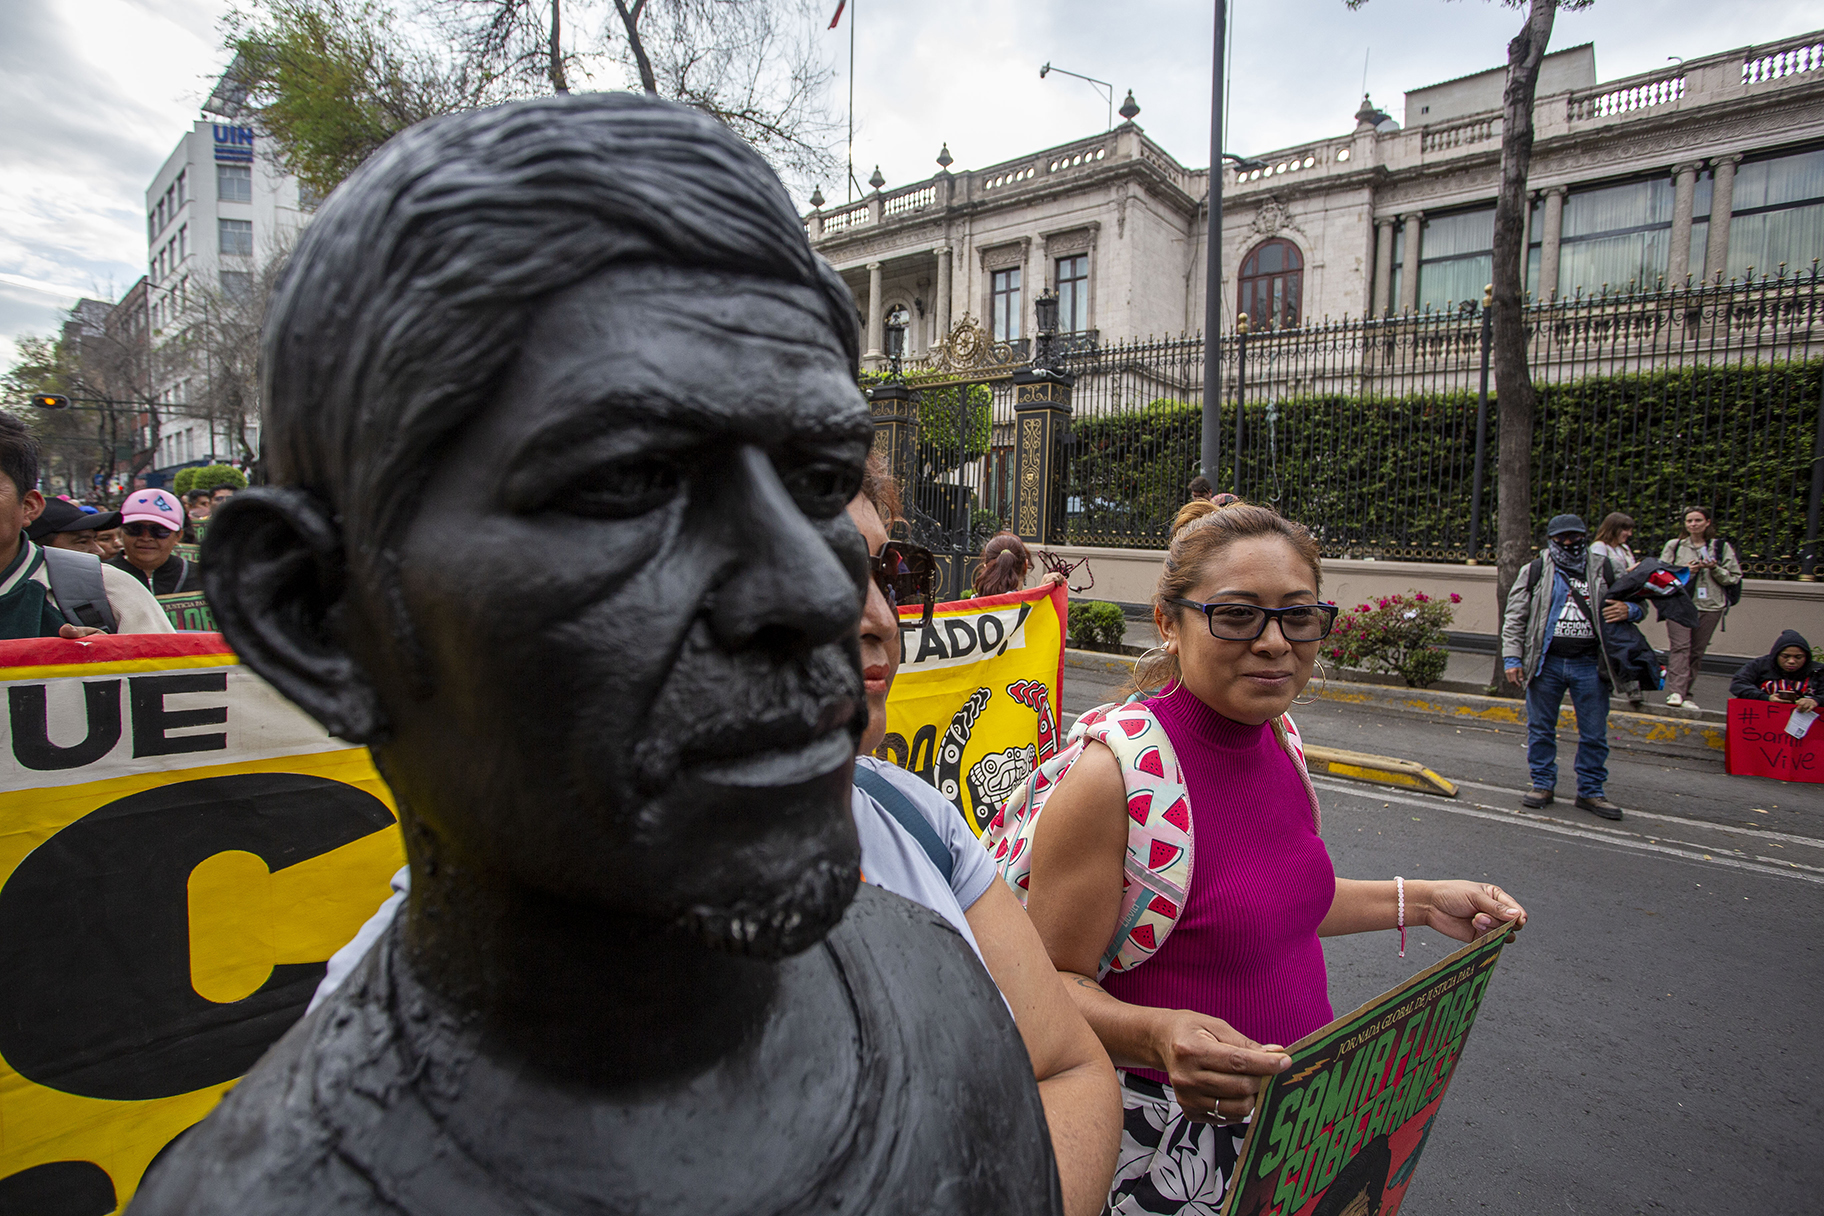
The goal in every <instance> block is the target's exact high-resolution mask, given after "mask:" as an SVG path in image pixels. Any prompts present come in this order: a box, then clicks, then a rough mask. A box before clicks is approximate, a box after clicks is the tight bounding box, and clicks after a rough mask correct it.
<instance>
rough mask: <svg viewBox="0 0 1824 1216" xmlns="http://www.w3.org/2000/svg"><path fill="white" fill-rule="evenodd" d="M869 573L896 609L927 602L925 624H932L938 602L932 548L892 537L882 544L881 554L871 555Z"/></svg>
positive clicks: (935, 567)
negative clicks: (932, 615)
mask: <svg viewBox="0 0 1824 1216" xmlns="http://www.w3.org/2000/svg"><path fill="white" fill-rule="evenodd" d="M868 573H869V575H870V576H872V577H873V579H874V585H875V586H876V587H879V588H880V593H881V594H882V595H884V596H886V597H887V603H889V604H891V605H892V606H893V610H894V612H898V611H899V609H900V607H901V606H902V605H906V604H914V603H918V602H920V601H923V603H924V606H925V619H924V623H925V624H926V625H929V624H930V623H931V610H932V609H933V608H934V607H936V605H937V559H936V558H935V557H933V556H931V550H929V549H927V548H925V547H924V546H923V545H914V544H911V543H909V542H907V541H903V540H890V541H888V542H887V543H886V544H885V545H884V546H882V548H881V550H880V555H879V556H878V557H873V556H870V557H869V558H868Z"/></svg>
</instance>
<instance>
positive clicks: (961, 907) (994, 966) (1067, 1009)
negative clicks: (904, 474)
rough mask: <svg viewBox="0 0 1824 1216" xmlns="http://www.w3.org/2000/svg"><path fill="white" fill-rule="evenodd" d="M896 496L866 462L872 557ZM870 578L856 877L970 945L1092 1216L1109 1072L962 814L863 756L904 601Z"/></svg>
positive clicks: (1114, 1127)
mask: <svg viewBox="0 0 1824 1216" xmlns="http://www.w3.org/2000/svg"><path fill="white" fill-rule="evenodd" d="M896 497H897V495H896V491H895V487H894V486H893V482H892V477H891V474H890V473H889V472H888V471H887V467H886V461H885V460H884V459H883V458H882V457H881V455H880V454H879V453H878V452H875V453H873V454H871V455H870V456H869V457H868V467H867V472H866V473H865V474H864V477H863V481H862V492H861V493H860V494H858V495H857V496H856V497H855V499H854V501H853V502H851V503H850V504H849V518H850V519H852V520H854V521H855V526H856V528H857V529H858V530H860V532H861V535H862V539H863V540H865V541H866V542H867V546H868V552H869V553H871V554H876V555H884V554H888V553H889V552H890V547H889V544H888V541H887V527H886V523H885V522H884V521H885V520H887V519H889V518H891V517H893V516H894V515H896V514H897V513H898V512H897V510H896V507H897V503H896V501H895V499H896ZM1008 535H1011V534H1008ZM1012 539H1013V541H1014V543H1015V544H1018V543H1019V538H1018V537H1012ZM1020 552H1021V553H1022V554H1023V553H1024V548H1023V547H1022V548H1021V550H1020ZM874 570H875V577H874V582H873V585H872V586H870V587H869V588H868V593H867V601H866V603H865V604H864V606H863V609H862V617H861V627H860V640H861V663H862V677H863V679H864V680H865V681H866V683H867V695H868V725H867V729H866V731H865V732H863V734H862V737H861V746H860V748H859V749H858V751H857V752H856V756H855V790H854V812H855V827H856V830H857V831H858V832H860V834H861V869H862V879H863V881H865V882H872V883H877V884H879V885H881V886H883V887H885V888H886V889H887V890H889V891H893V892H894V893H896V894H899V895H903V896H905V897H906V898H908V899H912V900H916V901H918V902H919V903H921V904H924V905H925V906H926V907H928V908H930V909H931V910H932V911H934V912H937V913H939V914H940V915H942V916H943V917H944V919H946V920H948V921H949V922H950V923H951V924H952V925H954V926H955V927H956V930H957V932H959V933H961V934H962V935H963V938H964V940H966V941H967V942H968V943H969V944H970V945H971V946H973V947H974V948H975V952H976V954H977V955H978V956H979V957H980V958H981V960H982V964H983V965H984V966H985V967H987V968H988V974H989V975H990V976H991V977H992V978H993V979H994V983H995V986H996V987H997V988H999V989H1000V990H1001V995H1002V996H1003V997H1004V998H1006V1001H1007V1007H1008V1009H1009V1010H1011V1011H1012V1013H1013V1018H1014V1022H1015V1024H1016V1025H1017V1026H1018V1027H1019V1030H1020V1037H1021V1039H1022V1040H1024V1042H1025V1044H1026V1051H1027V1054H1028V1055H1030V1056H1031V1057H1032V1072H1033V1076H1034V1078H1036V1079H1037V1081H1038V1083H1039V1097H1040V1100H1041V1101H1042V1102H1043V1103H1044V1104H1045V1122H1046V1125H1047V1127H1048V1129H1049V1130H1050V1133H1051V1142H1052V1148H1053V1150H1054V1151H1055V1152H1056V1154H1057V1159H1058V1178H1059V1182H1060V1184H1061V1185H1062V1187H1063V1191H1064V1210H1065V1212H1067V1213H1069V1214H1070V1216H1095V1213H1097V1212H1100V1211H1101V1210H1102V1205H1103V1201H1104V1200H1105V1199H1106V1198H1107V1195H1108V1185H1109V1181H1110V1179H1111V1178H1113V1176H1114V1165H1115V1148H1116V1144H1117V1142H1118V1140H1119V1138H1120V1126H1121V1101H1120V1091H1119V1089H1118V1087H1117V1086H1116V1083H1115V1074H1114V1069H1113V1068H1112V1067H1110V1065H1109V1060H1108V1053H1107V1052H1105V1051H1104V1050H1103V1049H1102V1045H1101V1043H1099V1042H1098V1041H1097V1039H1096V1036H1095V1034H1094V1033H1093V1032H1092V1031H1091V1030H1090V1028H1089V1025H1088V1024H1087V1023H1086V1022H1085V1021H1084V1020H1083V1015H1082V1014H1081V1013H1079V1012H1078V1011H1077V1009H1076V1007H1075V1005H1073V1004H1072V1002H1071V999H1070V995H1069V993H1068V992H1066V991H1065V988H1064V985H1063V984H1061V983H1059V982H1058V975H1057V972H1056V971H1055V970H1054V969H1053V967H1052V966H1051V962H1050V959H1049V957H1048V956H1047V955H1046V953H1045V945H1044V943H1043V942H1041V941H1040V940H1039V935H1038V933H1037V932H1035V931H1034V930H1033V927H1032V922H1031V921H1030V920H1029V919H1028V918H1027V916H1026V913H1025V911H1024V910H1023V909H1022V908H1021V907H1020V902H1019V900H1017V899H1015V898H1014V896H1013V892H1012V891H1010V890H1009V889H1008V888H1007V886H1006V884H1005V883H1001V882H997V881H995V877H996V875H995V867H994V862H993V861H992V860H991V859H990V858H989V856H988V852H987V850H985V849H983V848H982V846H981V843H980V842H979V841H978V840H977V839H976V836H975V833H974V832H973V831H972V830H971V829H970V827H969V825H968V823H967V822H965V821H964V819H963V815H962V812H961V811H959V810H957V808H956V806H955V804H953V803H951V802H950V801H949V800H948V799H947V798H945V797H944V796H943V795H941V794H939V793H938V792H937V791H936V790H935V789H933V788H932V787H931V786H930V785H929V784H928V783H926V782H924V781H922V780H920V779H919V778H917V777H915V776H913V775H912V774H910V773H908V772H907V771H906V770H905V769H903V768H901V767H899V766H898V765H897V764H893V763H891V762H889V761H885V760H877V759H875V758H874V756H873V755H872V754H871V753H872V752H873V751H874V749H875V748H877V747H879V746H880V743H881V740H882V739H884V738H885V737H886V733H887V697H888V695H889V694H890V693H891V692H892V689H893V677H894V676H895V675H896V674H897V673H898V671H899V663H900V657H901V653H900V651H901V647H900V637H901V635H900V630H899V614H898V612H897V611H896V609H897V608H898V607H899V604H900V602H901V598H902V597H899V596H898V595H896V588H895V584H894V582H893V581H892V579H891V578H890V577H889V575H888V572H887V571H886V569H885V567H884V566H882V565H881V564H880V563H879V562H876V564H875V566H874ZM940 867H941V868H940Z"/></svg>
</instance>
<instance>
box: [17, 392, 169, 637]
mask: <svg viewBox="0 0 1824 1216" xmlns="http://www.w3.org/2000/svg"><path fill="white" fill-rule="evenodd" d="M37 487H38V443H37V441H36V440H34V439H33V438H32V436H31V434H30V433H29V432H28V431H27V430H26V429H25V424H24V423H22V422H20V421H19V419H17V418H15V417H14V416H13V415H11V414H8V413H4V412H0V638H5V639H13V638H58V637H60V638H81V637H89V636H92V635H94V634H98V633H170V632H171V631H172V630H171V622H170V621H168V620H166V619H165V614H164V612H163V611H161V610H160V609H159V606H158V601H157V600H155V599H153V598H152V596H151V595H150V594H149V593H148V592H147V591H146V590H145V588H144V587H143V586H139V585H136V584H135V583H134V581H133V580H132V579H131V578H129V577H128V576H127V575H125V574H123V573H121V572H120V571H118V570H114V569H111V568H110V567H108V566H107V565H106V564H104V563H103V562H101V561H100V560H99V559H98V558H97V557H95V555H93V554H91V553H85V552H81V551H79V550H72V549H68V548H64V547H62V546H56V547H54V548H51V549H46V548H44V547H42V546H40V545H39V544H37V543H36V542H35V541H34V540H33V539H32V537H31V535H30V534H29V533H28V531H27V530H28V528H30V527H31V526H32V525H33V524H35V523H36V522H37V520H38V518H39V516H40V514H41V513H43V512H44V510H45V507H46V503H45V501H44V495H43V494H42V493H40V492H39V490H38V488H37ZM57 507H58V508H59V509H60V510H61V509H65V508H67V509H68V510H69V511H70V512H73V513H74V515H75V517H77V518H78V519H79V520H86V519H90V518H94V517H93V516H88V515H84V514H83V513H82V512H81V511H80V510H78V509H77V508H75V507H74V506H72V505H71V504H69V503H65V502H59V503H58V504H57ZM60 517H61V516H59V517H54V518H60ZM103 519H104V521H105V517H103ZM65 522H66V523H67V522H68V520H67V519H66V520H65ZM53 528H54V529H55V528H56V525H55V524H53ZM46 543H47V544H49V540H48V536H47V541H46ZM104 610H105V611H104Z"/></svg>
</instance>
